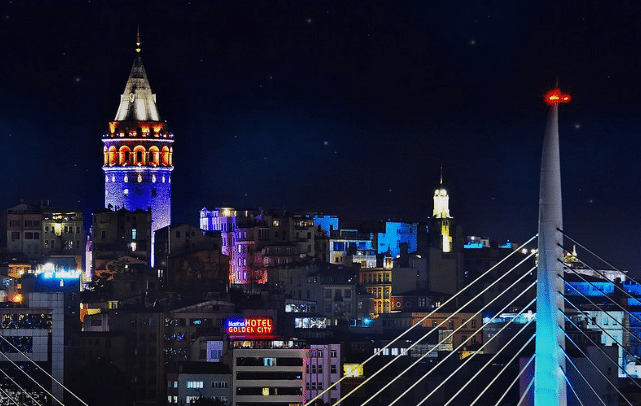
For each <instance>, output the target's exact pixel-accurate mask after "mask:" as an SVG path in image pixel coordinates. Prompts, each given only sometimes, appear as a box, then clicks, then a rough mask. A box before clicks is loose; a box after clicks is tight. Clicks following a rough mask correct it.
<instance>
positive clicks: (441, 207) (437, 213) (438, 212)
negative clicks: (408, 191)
mask: <svg viewBox="0 0 641 406" xmlns="http://www.w3.org/2000/svg"><path fill="white" fill-rule="evenodd" d="M451 219H452V217H451V216H450V197H449V195H448V194H447V190H446V189H445V188H444V187H443V176H441V184H440V185H439V188H438V189H436V190H435V191H434V211H433V213H432V223H433V224H434V225H436V226H437V227H438V229H439V230H438V231H439V235H440V237H439V238H440V240H441V241H440V244H439V245H440V246H441V249H442V250H443V252H451V251H452V236H451V235H450V223H451Z"/></svg>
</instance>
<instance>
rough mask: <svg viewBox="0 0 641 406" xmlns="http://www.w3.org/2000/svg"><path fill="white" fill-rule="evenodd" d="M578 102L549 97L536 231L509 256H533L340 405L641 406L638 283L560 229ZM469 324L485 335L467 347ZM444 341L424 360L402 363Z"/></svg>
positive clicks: (492, 271) (421, 324) (450, 303)
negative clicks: (563, 169)
mask: <svg viewBox="0 0 641 406" xmlns="http://www.w3.org/2000/svg"><path fill="white" fill-rule="evenodd" d="M569 99H570V98H569V96H567V95H564V94H562V93H561V92H560V91H559V90H558V89H557V90H555V91H553V92H550V93H548V95H547V96H546V101H547V102H548V104H549V105H550V113H549V116H548V121H547V124H546V129H545V135H544V141H543V153H542V160H541V183H540V196H539V232H538V234H537V235H535V236H533V237H532V238H531V239H530V240H528V241H527V242H526V243H525V244H523V246H522V247H521V248H520V249H519V250H515V251H513V252H512V254H515V253H517V252H519V251H520V250H523V251H524V252H527V253H528V255H527V256H525V257H524V258H523V259H522V260H520V261H519V262H517V263H516V264H514V265H513V266H511V267H507V268H504V269H501V266H504V265H506V264H508V263H509V262H510V261H509V259H510V256H511V255H512V254H510V256H508V257H506V258H504V260H502V261H501V262H499V263H498V264H496V265H494V266H492V267H491V268H489V269H488V270H487V271H485V272H484V273H482V274H481V275H478V277H476V279H474V280H473V281H472V282H471V283H469V284H467V285H466V286H465V287H464V288H463V289H461V290H460V291H459V292H457V293H456V294H455V295H454V296H452V297H451V298H450V299H448V300H447V301H445V302H444V303H442V304H441V305H440V306H439V307H438V308H437V309H435V310H434V311H432V312H430V313H428V314H426V315H425V316H424V317H423V318H421V319H420V320H416V321H415V322H414V323H413V324H412V326H410V327H408V328H407V329H406V330H405V331H403V332H402V333H401V334H399V335H398V336H397V337H396V338H395V339H394V340H392V341H390V342H389V343H388V344H387V345H385V346H384V347H383V348H380V349H378V350H377V351H376V352H375V353H374V354H373V355H372V356H370V357H369V358H368V359H366V360H365V361H364V362H363V363H362V364H361V366H362V367H363V368H365V370H366V371H368V373H366V374H365V376H366V377H365V378H364V379H362V381H361V382H360V383H359V384H358V385H356V386H355V387H354V388H353V389H352V390H350V391H349V392H348V393H346V394H344V395H343V396H342V397H341V399H338V400H337V401H336V402H335V403H333V404H334V405H352V404H353V405H368V404H369V405H383V404H384V405H403V406H405V405H434V406H435V405H438V406H448V405H452V406H455V405H457V406H458V405H484V406H486V405H497V406H498V405H513V406H516V405H519V406H520V405H528V406H531V405H533V406H552V405H554V406H557V405H558V406H566V405H573V406H574V405H581V406H583V405H585V406H588V405H589V406H592V405H603V406H618V405H630V406H632V405H638V404H641V399H637V398H635V396H634V395H633V394H635V393H639V392H640V391H639V389H641V384H640V383H639V381H640V380H639V379H638V377H639V376H640V375H639V368H640V366H641V360H640V359H639V355H641V352H640V351H639V349H640V348H639V347H640V343H641V339H640V333H641V329H639V326H641V313H638V312H633V311H630V309H631V308H634V307H635V306H639V305H641V302H640V301H639V299H638V298H639V293H641V292H639V290H640V289H639V287H641V285H640V284H639V283H638V282H637V281H635V280H633V279H629V278H627V275H625V274H624V273H623V272H617V271H616V268H614V267H612V266H611V265H610V264H607V262H605V264H606V266H607V267H608V268H609V270H608V271H600V270H598V269H597V268H594V267H590V266H588V265H587V264H588V263H589V262H588V261H585V260H584V258H581V261H579V260H578V259H577V257H576V254H574V255H571V254H570V252H572V249H568V248H567V247H566V246H565V245H564V241H569V242H570V243H571V244H572V245H570V246H574V247H576V246H577V245H578V246H580V247H581V249H582V250H583V251H585V252H587V253H589V254H591V255H593V257H592V258H593V262H595V261H598V262H599V263H601V264H602V263H604V260H603V259H602V258H599V257H598V256H596V255H594V254H593V253H592V252H591V251H590V250H589V249H588V248H586V247H583V246H582V245H581V244H580V242H579V241H575V240H574V239H572V238H571V237H570V236H568V235H566V234H565V233H564V229H563V218H562V199H561V173H560V154H559V130H558V110H559V104H560V103H564V102H567V101H569ZM512 262H514V261H512ZM613 270H614V271H613ZM626 279H627V280H626ZM488 281H491V282H489V283H488ZM488 293H491V294H488ZM489 297H491V299H488V298H489ZM478 303H482V306H476V305H475V304H478ZM441 315H447V316H446V317H437V316H441ZM461 317H464V319H463V320H462V321H460V318H461ZM479 317H481V318H482V320H483V322H482V323H477V324H478V325H477V326H475V325H474V324H475V322H476V321H477V320H479ZM455 321H456V322H459V321H460V322H459V325H458V326H456V324H455ZM470 325H471V326H472V328H474V327H476V330H475V331H474V332H473V333H471V334H468V335H464V336H462V337H461V336H460V333H459V331H463V329H464V328H469V326H470ZM457 334H458V335H459V338H460V339H459V340H458V341H457V340H453V339H454V338H455V337H456V336H457ZM435 336H438V342H437V343H436V344H435V345H431V346H428V348H429V349H428V350H427V351H425V350H421V351H416V352H415V353H419V354H420V355H418V356H413V357H407V356H405V355H406V354H407V353H408V351H412V350H417V349H419V348H425V345H424V343H426V342H428V341H432V340H431V339H430V338H432V339H433V337H435ZM477 337H483V339H482V344H480V345H476V346H475V345H473V344H474V342H475V341H476V339H477ZM403 342H405V343H410V344H409V345H407V346H405V347H404V350H403V351H401V352H399V351H398V350H397V351H396V355H395V356H392V357H389V356H386V355H388V354H389V353H390V349H395V348H397V347H399V345H400V344H401V343H403ZM453 342H454V343H455V344H454V345H453V344H452V343H453ZM470 348H473V349H472V350H470ZM443 349H447V350H448V351H443V352H439V351H440V350H443ZM437 354H438V356H437ZM368 363H371V364H373V366H372V367H370V368H369V369H367V367H366V365H367V364H368ZM344 379H349V377H348V376H344V377H343V378H341V381H342V380H344ZM339 382H340V381H339ZM330 389H331V387H330V388H326V390H325V391H324V392H326V391H328V390H330ZM324 392H322V393H321V394H319V395H318V396H317V397H315V398H313V399H310V400H309V401H308V402H307V403H306V405H313V404H314V402H315V401H316V400H317V399H318V398H320V396H322V394H323V393H324ZM355 398H356V399H355Z"/></svg>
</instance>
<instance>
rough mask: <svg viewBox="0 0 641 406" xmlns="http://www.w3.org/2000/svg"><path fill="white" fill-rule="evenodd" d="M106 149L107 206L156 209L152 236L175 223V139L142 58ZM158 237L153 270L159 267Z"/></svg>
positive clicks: (129, 82) (131, 76)
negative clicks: (157, 254)
mask: <svg viewBox="0 0 641 406" xmlns="http://www.w3.org/2000/svg"><path fill="white" fill-rule="evenodd" d="M102 141H103V144H104V148H103V153H104V162H103V167H102V169H103V171H104V172H105V207H107V208H112V209H114V210H115V209H120V208H125V209H127V210H132V211H133V210H137V209H142V210H148V209H151V221H152V225H151V229H152V233H153V232H154V231H156V230H158V229H160V228H163V227H165V226H168V225H169V224H170V222H171V172H172V171H173V169H174V167H173V152H174V151H173V147H172V145H173V142H174V135H173V134H172V133H170V132H169V131H167V124H166V122H164V121H161V119H160V115H159V114H158V108H157V107H156V95H155V94H153V93H152V92H151V87H150V86H149V81H148V80H147V74H146V72H145V68H144V66H143V65H142V60H141V58H140V35H138V36H137V37H136V57H135V59H134V65H133V67H132V68H131V73H130V74H129V79H128V80H127V84H126V86H125V91H124V93H123V94H122V96H120V106H118V112H117V113H116V118H115V119H114V120H113V121H110V122H109V131H108V132H107V133H106V134H104V135H103V136H102ZM153 241H154V239H153V236H152V249H151V252H152V264H151V265H152V266H153V262H154V261H153V252H154V251H153Z"/></svg>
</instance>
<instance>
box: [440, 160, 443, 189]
mask: <svg viewBox="0 0 641 406" xmlns="http://www.w3.org/2000/svg"><path fill="white" fill-rule="evenodd" d="M440 185H441V186H443V165H441V183H440Z"/></svg>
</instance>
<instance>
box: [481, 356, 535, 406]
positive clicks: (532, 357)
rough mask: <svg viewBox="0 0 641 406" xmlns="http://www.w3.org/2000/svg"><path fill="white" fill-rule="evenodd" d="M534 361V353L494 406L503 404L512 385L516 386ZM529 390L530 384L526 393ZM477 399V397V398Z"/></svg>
mask: <svg viewBox="0 0 641 406" xmlns="http://www.w3.org/2000/svg"><path fill="white" fill-rule="evenodd" d="M532 361H534V354H532V356H531V357H530V359H529V360H528V362H526V363H525V365H523V368H522V369H521V370H520V371H519V373H518V374H517V375H516V377H515V378H514V380H513V381H512V383H511V384H509V385H508V387H507V389H506V390H505V392H503V394H502V395H501V397H500V398H499V400H497V401H496V403H495V404H494V406H499V405H500V404H501V402H502V401H503V399H504V398H505V397H506V396H507V394H508V392H509V391H510V390H512V387H513V386H514V385H515V384H516V383H517V382H518V381H519V379H521V375H523V373H524V372H525V371H526V370H527V368H528V367H529V366H530V364H531V363H532ZM529 390H530V389H529V386H528V389H527V390H526V391H525V393H527V392H528V391H529ZM475 401H476V399H475Z"/></svg>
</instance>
